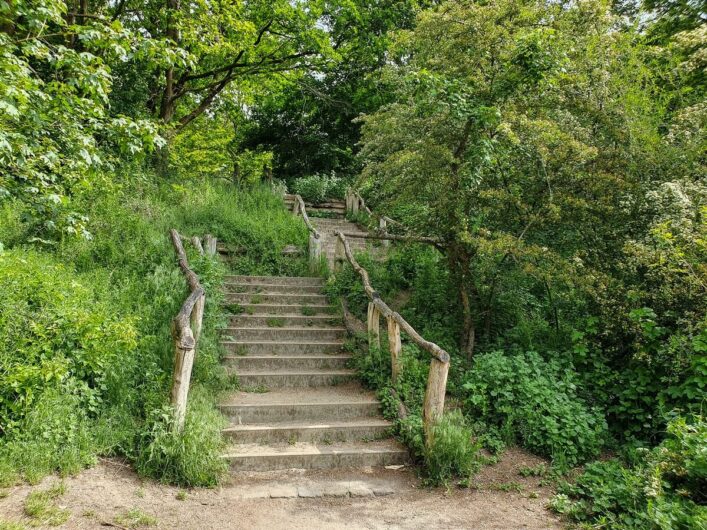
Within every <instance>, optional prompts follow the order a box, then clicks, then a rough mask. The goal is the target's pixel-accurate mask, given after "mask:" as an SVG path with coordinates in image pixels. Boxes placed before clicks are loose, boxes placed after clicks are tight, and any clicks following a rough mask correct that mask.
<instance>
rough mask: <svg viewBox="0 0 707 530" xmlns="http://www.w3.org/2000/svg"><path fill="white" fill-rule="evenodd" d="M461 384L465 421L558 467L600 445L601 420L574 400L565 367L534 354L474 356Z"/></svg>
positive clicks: (572, 384)
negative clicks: (482, 426) (470, 420)
mask: <svg viewBox="0 0 707 530" xmlns="http://www.w3.org/2000/svg"><path fill="white" fill-rule="evenodd" d="M463 380H464V381H465V382H464V383H463V385H462V386H463V389H464V391H465V398H464V406H465V409H464V412H465V413H466V414H467V415H468V416H469V417H471V418H474V419H475V420H477V421H481V422H483V423H484V424H485V426H486V428H492V429H496V432H499V433H505V435H506V437H508V438H510V439H507V440H504V441H505V442H507V443H510V442H516V441H517V442H520V443H521V444H522V445H523V446H524V447H527V448H528V449H530V450H531V451H533V452H535V453H538V454H540V455H545V456H548V457H550V458H552V459H553V462H554V463H555V464H556V465H558V466H559V467H561V468H568V467H571V466H575V465H577V464H579V463H581V462H585V461H587V460H589V459H591V458H593V457H596V456H597V455H598V454H599V451H600V450H601V448H602V447H603V445H604V444H605V442H606V438H607V426H606V421H605V419H604V417H603V416H602V414H601V413H600V412H599V411H597V410H593V409H591V408H590V407H589V406H588V405H587V404H586V403H585V402H583V401H582V400H581V399H580V398H579V397H578V396H577V393H576V375H575V374H574V372H573V371H572V369H571V368H570V367H565V366H562V365H561V364H560V363H558V362H556V361H545V360H543V359H542V358H541V357H540V355H538V354H537V353H535V352H527V353H525V354H505V353H503V352H500V351H495V352H491V353H485V354H480V355H478V356H476V358H475V362H474V364H473V367H472V369H471V370H469V371H468V372H466V373H465V374H464V375H463Z"/></svg>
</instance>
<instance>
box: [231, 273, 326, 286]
mask: <svg viewBox="0 0 707 530" xmlns="http://www.w3.org/2000/svg"><path fill="white" fill-rule="evenodd" d="M224 281H225V282H234V283H261V284H271V285H282V284H288V285H324V278H321V277H319V276H243V275H229V276H226V277H225V278H224Z"/></svg>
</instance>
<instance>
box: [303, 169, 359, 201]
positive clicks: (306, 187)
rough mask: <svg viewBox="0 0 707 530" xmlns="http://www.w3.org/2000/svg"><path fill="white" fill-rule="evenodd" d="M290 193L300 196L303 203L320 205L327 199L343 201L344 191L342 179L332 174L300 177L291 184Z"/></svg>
mask: <svg viewBox="0 0 707 530" xmlns="http://www.w3.org/2000/svg"><path fill="white" fill-rule="evenodd" d="M292 191H293V192H294V193H297V194H299V195H301V196H302V199H304V200H305V202H311V203H313V204H321V203H323V202H326V200H328V199H343V198H344V193H345V192H346V189H345V183H344V181H343V179H341V178H339V177H337V176H335V175H334V174H333V173H332V174H331V175H321V174H315V175H309V176H306V177H300V178H298V179H297V180H295V181H294V183H293V184H292Z"/></svg>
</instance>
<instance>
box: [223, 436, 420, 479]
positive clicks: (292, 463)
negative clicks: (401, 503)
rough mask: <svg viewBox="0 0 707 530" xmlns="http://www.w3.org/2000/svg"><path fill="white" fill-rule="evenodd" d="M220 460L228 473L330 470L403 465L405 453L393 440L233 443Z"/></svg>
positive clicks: (406, 457)
mask: <svg viewBox="0 0 707 530" xmlns="http://www.w3.org/2000/svg"><path fill="white" fill-rule="evenodd" d="M224 457H225V458H226V459H227V460H228V461H229V463H230V466H231V470H232V471H255V470H258V471H269V470H276V469H330V468H336V467H378V466H388V465H395V464H404V463H406V462H407V461H408V458H409V457H408V453H407V451H406V450H405V448H404V447H402V446H401V445H400V444H399V443H397V442H395V441H393V440H381V441H377V442H344V443H336V444H331V445H326V444H313V443H304V442H303V443H295V444H282V445H259V444H234V445H232V446H230V448H229V450H228V452H227V453H226V454H225V455H224Z"/></svg>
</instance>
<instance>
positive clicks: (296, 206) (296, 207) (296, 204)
mask: <svg viewBox="0 0 707 530" xmlns="http://www.w3.org/2000/svg"><path fill="white" fill-rule="evenodd" d="M298 213H299V201H298V200H297V196H296V195H295V202H293V203H292V214H293V215H297V214H298Z"/></svg>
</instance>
